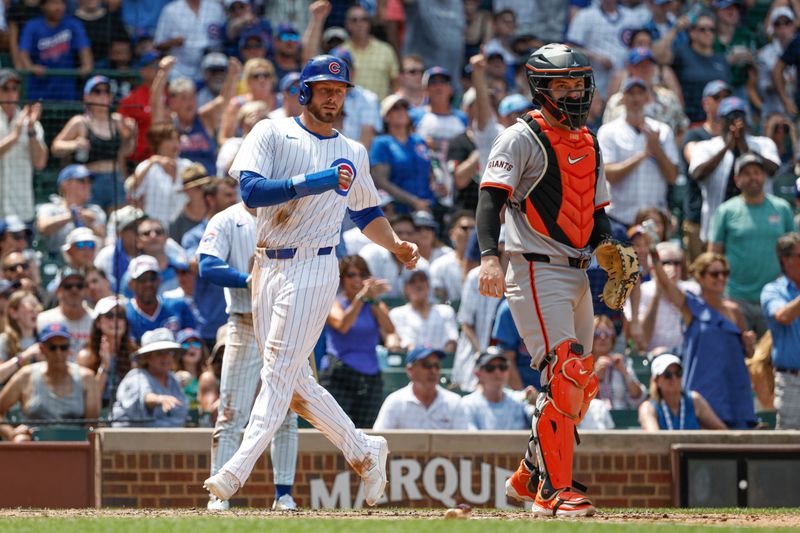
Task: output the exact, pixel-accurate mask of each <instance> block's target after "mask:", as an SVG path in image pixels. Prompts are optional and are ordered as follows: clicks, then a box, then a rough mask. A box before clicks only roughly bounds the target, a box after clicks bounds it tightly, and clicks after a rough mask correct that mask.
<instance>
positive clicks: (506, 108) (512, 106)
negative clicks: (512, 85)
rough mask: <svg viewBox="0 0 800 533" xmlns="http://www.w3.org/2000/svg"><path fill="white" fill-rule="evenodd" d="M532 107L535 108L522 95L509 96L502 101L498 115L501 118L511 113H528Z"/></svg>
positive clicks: (498, 107) (498, 108)
mask: <svg viewBox="0 0 800 533" xmlns="http://www.w3.org/2000/svg"><path fill="white" fill-rule="evenodd" d="M531 107H533V104H531V102H530V101H528V99H527V98H525V97H524V96H522V95H521V94H509V95H508V96H506V97H505V98H503V99H502V100H500V105H499V106H497V113H498V114H499V115H500V116H501V117H507V116H508V115H510V114H511V113H520V112H522V111H527V110H528V109H530V108H531Z"/></svg>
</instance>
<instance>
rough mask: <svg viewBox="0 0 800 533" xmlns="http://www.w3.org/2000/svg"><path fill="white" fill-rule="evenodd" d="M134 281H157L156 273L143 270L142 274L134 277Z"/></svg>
mask: <svg viewBox="0 0 800 533" xmlns="http://www.w3.org/2000/svg"><path fill="white" fill-rule="evenodd" d="M136 281H139V282H143V283H155V282H156V281H158V274H156V273H155V272H145V273H144V274H142V275H141V276H139V277H138V278H136Z"/></svg>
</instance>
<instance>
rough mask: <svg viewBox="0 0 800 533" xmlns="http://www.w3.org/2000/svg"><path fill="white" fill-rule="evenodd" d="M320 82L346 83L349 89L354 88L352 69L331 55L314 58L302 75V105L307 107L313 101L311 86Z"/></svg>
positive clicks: (307, 64)
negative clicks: (351, 75)
mask: <svg viewBox="0 0 800 533" xmlns="http://www.w3.org/2000/svg"><path fill="white" fill-rule="evenodd" d="M318 81H340V82H342V83H346V84H347V86H348V87H352V86H353V84H352V83H350V69H349V68H348V67H347V63H345V62H344V61H342V60H341V59H339V58H338V57H334V56H330V55H321V56H316V57H312V58H311V59H309V60H308V63H306V66H305V67H303V72H301V73H300V80H299V85H300V94H298V97H297V99H298V101H299V102H300V105H306V104H308V102H309V101H311V86H310V84H311V83H315V82H318Z"/></svg>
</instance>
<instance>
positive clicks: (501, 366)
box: [483, 363, 508, 374]
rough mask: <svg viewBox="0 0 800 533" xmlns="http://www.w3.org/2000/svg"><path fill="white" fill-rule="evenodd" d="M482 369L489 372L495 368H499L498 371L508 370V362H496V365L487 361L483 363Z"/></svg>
mask: <svg viewBox="0 0 800 533" xmlns="http://www.w3.org/2000/svg"><path fill="white" fill-rule="evenodd" d="M483 370H484V371H485V372H489V373H490V374H491V373H492V372H494V371H495V370H499V371H500V372H505V371H506V370H508V363H497V364H496V365H495V364H493V363H487V364H485V365H483Z"/></svg>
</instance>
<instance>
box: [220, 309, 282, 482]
mask: <svg viewBox="0 0 800 533" xmlns="http://www.w3.org/2000/svg"><path fill="white" fill-rule="evenodd" d="M260 369H261V355H260V353H259V350H258V343H257V342H256V335H255V332H254V331H253V317H252V315H241V314H235V313H231V316H230V319H229V320H228V337H227V339H226V340H225V355H224V357H223V359H222V378H221V379H220V386H219V409H218V412H217V424H216V426H214V434H213V436H212V438H211V475H212V476H213V475H214V474H216V473H217V472H218V471H219V468H220V466H222V465H223V464H225V463H226V462H227V461H228V459H230V458H231V457H232V456H233V454H234V452H236V449H237V448H238V447H239V444H241V442H242V430H243V429H244V427H245V424H246V423H247V420H248V419H249V418H250V411H251V408H252V406H253V401H254V400H255V395H256V388H257V387H258V381H259V370H260ZM270 452H271V453H270V455H271V458H272V474H273V477H274V482H275V483H276V484H278V485H293V484H294V475H295V471H296V469H297V415H296V414H295V413H293V412H291V411H290V412H289V413H288V414H287V415H286V418H284V419H283V423H281V425H280V427H279V428H278V431H277V432H276V433H275V437H274V438H273V439H272V447H271V450H270Z"/></svg>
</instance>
